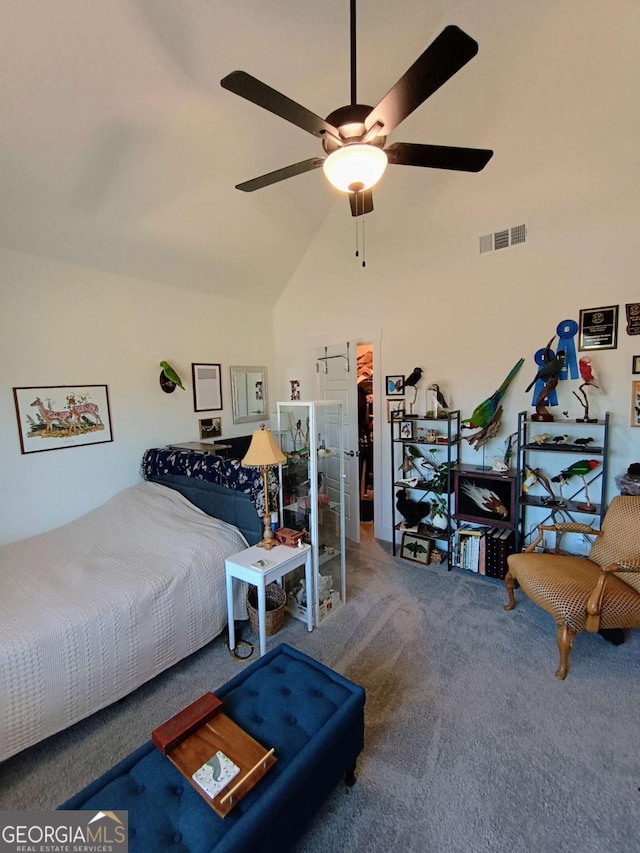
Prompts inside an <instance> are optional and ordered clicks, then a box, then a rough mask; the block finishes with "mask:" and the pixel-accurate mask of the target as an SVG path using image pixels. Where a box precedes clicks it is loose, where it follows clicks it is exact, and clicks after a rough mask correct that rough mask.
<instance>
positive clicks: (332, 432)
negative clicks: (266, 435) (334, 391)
mask: <svg viewBox="0 0 640 853" xmlns="http://www.w3.org/2000/svg"><path fill="white" fill-rule="evenodd" d="M277 422H278V436H279V439H280V447H281V449H282V451H283V453H285V455H286V457H287V462H286V463H285V464H284V465H282V466H281V467H280V523H281V525H282V527H288V528H293V529H294V530H305V531H307V533H308V536H309V540H310V544H311V554H312V557H311V559H312V567H313V579H314V580H313V585H314V588H313V589H312V590H308V589H305V582H304V571H303V570H302V569H301V570H299V571H295V570H294V571H293V572H291V573H290V574H289V575H287V577H286V578H285V590H286V592H287V609H288V610H289V612H290V613H292V614H293V615H294V616H296V617H297V618H300V619H305V620H306V618H307V608H308V607H312V608H313V622H314V625H319V624H320V623H321V622H322V621H323V620H324V619H325V618H326V617H327V616H328V615H329V614H330V613H331V612H332V611H333V610H335V609H336V608H338V607H339V606H340V605H341V604H344V602H345V599H346V568H345V533H344V447H343V429H342V403H341V402H340V401H335V400H318V401H312V402H303V401H295V402H293V401H292V402H289V403H278V404H277Z"/></svg>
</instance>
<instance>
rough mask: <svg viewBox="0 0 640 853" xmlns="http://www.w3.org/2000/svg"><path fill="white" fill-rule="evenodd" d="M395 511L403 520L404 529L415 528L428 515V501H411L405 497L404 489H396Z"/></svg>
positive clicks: (429, 505) (429, 506)
mask: <svg viewBox="0 0 640 853" xmlns="http://www.w3.org/2000/svg"><path fill="white" fill-rule="evenodd" d="M396 509H397V510H398V512H399V513H400V515H401V516H402V517H403V518H404V523H405V527H415V526H416V525H417V523H418V522H419V521H420V520H421V519H422V518H424V516H425V515H428V514H429V511H430V509H431V503H430V502H429V501H412V500H411V498H410V497H408V496H407V491H406V489H398V491H397V493H396Z"/></svg>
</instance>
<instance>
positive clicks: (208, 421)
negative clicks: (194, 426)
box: [198, 418, 222, 441]
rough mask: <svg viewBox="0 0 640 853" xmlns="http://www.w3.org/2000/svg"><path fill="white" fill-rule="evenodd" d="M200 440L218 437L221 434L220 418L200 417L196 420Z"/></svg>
mask: <svg viewBox="0 0 640 853" xmlns="http://www.w3.org/2000/svg"><path fill="white" fill-rule="evenodd" d="M198 427H199V430H200V441H204V439H205V438H220V436H221V435H222V418H200V420H199V421H198Z"/></svg>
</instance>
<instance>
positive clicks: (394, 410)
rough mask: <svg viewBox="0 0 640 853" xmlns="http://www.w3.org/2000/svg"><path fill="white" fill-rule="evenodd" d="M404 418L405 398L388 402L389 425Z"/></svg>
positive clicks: (395, 398) (394, 398)
mask: <svg viewBox="0 0 640 853" xmlns="http://www.w3.org/2000/svg"><path fill="white" fill-rule="evenodd" d="M403 417H404V397H402V398H401V399H398V398H397V397H393V398H392V399H391V400H387V423H388V424H390V423H391V421H397V420H398V419H401V418H403Z"/></svg>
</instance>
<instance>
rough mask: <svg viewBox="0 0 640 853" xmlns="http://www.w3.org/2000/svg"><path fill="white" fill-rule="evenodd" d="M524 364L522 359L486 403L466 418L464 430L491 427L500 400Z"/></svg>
mask: <svg viewBox="0 0 640 853" xmlns="http://www.w3.org/2000/svg"><path fill="white" fill-rule="evenodd" d="M523 364H524V358H521V359H520V360H519V361H517V362H516V363H515V365H514V366H513V367H512V368H511V370H510V371H509V373H508V375H507V378H506V379H505V380H504V382H503V383H502V385H501V386H500V387H499V388H497V389H496V390H495V391H494V392H493V394H492V395H491V396H490V397H487V399H486V400H484V402H482V403H480V404H479V405H478V406H476V407H475V409H474V410H473V414H472V415H471V417H470V418H464V420H463V421H462V427H463V429H479V428H480V429H484V428H485V427H488V426H489V424H490V423H491V421H492V420H493V417H494V415H495V413H496V411H497V410H498V404H499V403H500V400H502V398H503V397H504V395H505V392H506V390H507V388H508V387H509V385H510V384H511V382H512V381H513V379H514V377H515V375H516V373H517V372H518V371H519V370H520V368H521V367H522V365H523Z"/></svg>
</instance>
